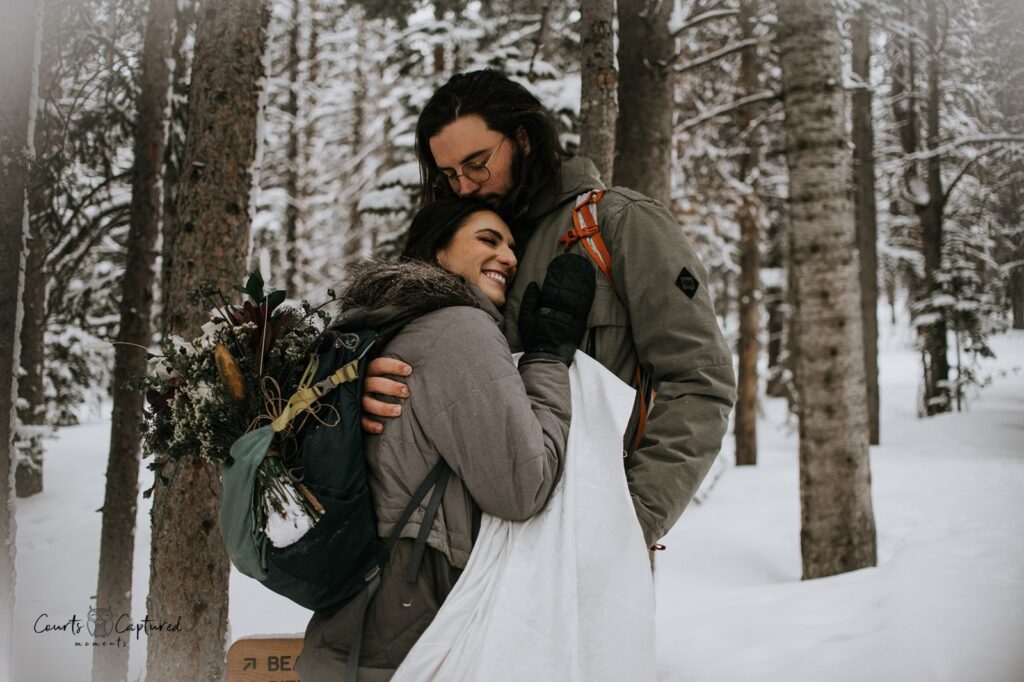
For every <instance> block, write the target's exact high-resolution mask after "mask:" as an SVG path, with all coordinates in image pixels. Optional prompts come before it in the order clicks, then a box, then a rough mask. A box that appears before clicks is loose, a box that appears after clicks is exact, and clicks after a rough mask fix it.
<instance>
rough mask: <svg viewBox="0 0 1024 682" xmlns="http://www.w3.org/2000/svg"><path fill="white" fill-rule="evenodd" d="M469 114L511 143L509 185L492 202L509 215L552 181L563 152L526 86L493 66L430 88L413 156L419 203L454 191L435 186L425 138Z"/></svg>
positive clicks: (555, 132) (551, 123) (436, 173)
mask: <svg viewBox="0 0 1024 682" xmlns="http://www.w3.org/2000/svg"><path fill="white" fill-rule="evenodd" d="M471 114H476V115H477V116H479V117H480V118H482V119H483V120H484V121H485V122H486V123H487V127H488V128H490V129H491V130H495V131H497V132H499V133H501V134H502V135H505V137H507V138H508V139H509V140H510V141H511V142H513V143H514V144H515V147H516V156H515V158H516V159H517V160H518V161H517V162H515V163H513V167H512V181H513V183H514V185H513V187H512V191H511V192H510V193H509V195H508V196H507V197H505V199H504V200H503V201H502V205H501V206H499V207H497V208H498V211H499V213H501V214H502V215H503V216H504V217H505V219H506V220H508V219H510V218H512V217H514V216H515V215H516V214H517V213H518V212H519V211H520V210H521V209H522V208H523V206H524V205H525V204H526V203H527V202H529V200H530V199H531V198H532V196H533V194H534V193H535V192H536V191H537V190H539V189H540V188H542V187H545V186H547V185H548V184H549V183H551V182H554V181H556V179H557V177H558V170H559V168H560V166H561V163H562V158H563V157H565V156H568V154H567V153H566V151H565V150H564V149H563V148H562V144H561V142H560V141H559V140H558V130H557V129H556V128H555V123H554V121H552V120H551V117H550V116H549V115H548V114H547V112H545V111H544V107H543V106H542V105H541V103H540V100H538V99H537V98H536V97H534V96H533V95H532V94H530V91H529V90H527V89H526V88H524V87H523V86H522V85H520V84H519V83H516V82H515V81H513V80H511V79H510V78H509V77H508V76H506V75H505V74H503V73H500V72H498V71H495V70H493V69H483V70H480V71H470V72H468V73H460V74H457V75H455V76H452V77H451V79H450V80H449V81H448V82H447V83H445V84H444V85H442V86H441V87H440V88H439V89H438V90H437V92H435V93H434V96H433V97H431V98H430V100H429V101H428V102H427V104H426V106H425V107H423V111H422V112H421V113H420V117H419V120H418V121H417V123H416V156H417V157H418V159H419V163H420V183H421V185H422V192H421V194H420V197H421V200H422V203H423V204H424V205H426V204H429V203H431V202H433V201H437V200H438V199H441V198H444V197H448V196H452V195H453V192H452V191H451V190H450V189H449V188H448V187H447V186H444V187H442V188H438V187H437V185H436V182H437V178H438V176H439V175H440V174H441V172H440V171H439V170H438V168H437V162H435V161H434V155H433V154H432V153H431V151H430V138H432V137H434V136H435V135H437V134H438V133H439V132H441V129H442V128H444V127H445V126H447V125H448V124H449V123H452V122H453V121H455V119H457V118H459V117H461V116H468V115H471ZM520 129H522V130H523V131H524V132H525V133H526V136H527V139H529V141H530V153H529V154H526V155H525V157H524V155H523V154H522V150H521V148H520V146H519V144H518V142H516V133H517V132H518V131H519V130H520Z"/></svg>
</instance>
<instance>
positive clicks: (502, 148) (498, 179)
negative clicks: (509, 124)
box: [430, 114, 529, 206]
mask: <svg viewBox="0 0 1024 682" xmlns="http://www.w3.org/2000/svg"><path fill="white" fill-rule="evenodd" d="M519 137H521V138H523V139H520V140H513V139H511V138H506V137H505V136H504V135H502V134H501V133H499V132H498V131H496V130H491V129H490V128H488V127H487V123H486V122H485V121H484V119H482V118H481V117H480V116H477V115H476V114H469V115H466V116H460V117H459V118H457V119H455V120H454V121H452V122H451V123H449V124H448V125H446V126H445V127H444V128H441V130H440V132H438V133H437V135H434V136H433V137H432V138H430V153H431V154H433V156H434V162H435V163H436V164H437V167H438V169H440V171H441V172H442V173H447V174H448V175H454V174H458V175H459V176H460V177H459V181H458V184H459V187H458V189H457V190H455V193H456V194H458V195H459V196H460V197H466V196H477V197H479V198H481V199H483V200H484V201H486V202H488V203H489V204H491V205H492V206H499V205H500V204H501V203H502V202H503V201H504V200H505V199H506V198H507V196H508V194H509V192H511V191H512V188H513V186H514V184H515V179H514V178H513V177H512V175H513V172H512V168H513V165H514V161H515V157H516V154H517V153H519V149H520V148H521V146H522V145H523V144H524V143H525V135H520V136H519ZM517 142H518V144H517ZM522 153H529V146H528V143H526V148H524V149H522ZM492 154H493V156H492ZM488 158H490V161H487V159H488ZM484 162H487V170H488V171H489V172H490V177H489V178H488V179H487V180H484V181H483V182H474V181H473V180H471V179H470V178H467V177H465V176H464V175H463V168H462V167H463V166H464V165H465V164H466V163H479V164H482V163H484Z"/></svg>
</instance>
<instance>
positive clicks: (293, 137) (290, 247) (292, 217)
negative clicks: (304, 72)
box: [264, 0, 302, 296]
mask: <svg viewBox="0 0 1024 682" xmlns="http://www.w3.org/2000/svg"><path fill="white" fill-rule="evenodd" d="M300 10H301V6H300V0H292V17H291V26H290V27H289V30H288V101H287V103H286V104H285V109H284V111H285V113H286V114H287V115H288V149H287V155H288V168H287V169H286V170H285V181H284V191H285V196H286V197H287V202H288V203H287V205H286V206H285V209H284V239H285V261H286V265H285V272H286V275H285V283H284V285H285V290H286V291H287V292H288V295H289V296H295V295H297V293H298V291H299V272H300V270H301V263H300V262H299V261H300V258H301V256H300V254H299V201H300V198H299V134H300V132H301V128H302V127H301V125H300V124H299V87H300V84H299V61H300V59H299V28H300ZM264 274H265V275H269V273H264Z"/></svg>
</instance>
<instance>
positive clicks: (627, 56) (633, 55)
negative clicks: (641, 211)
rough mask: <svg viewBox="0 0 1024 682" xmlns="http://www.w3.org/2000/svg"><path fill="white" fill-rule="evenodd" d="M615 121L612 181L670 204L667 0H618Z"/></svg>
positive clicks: (671, 48) (670, 81)
mask: <svg viewBox="0 0 1024 682" xmlns="http://www.w3.org/2000/svg"><path fill="white" fill-rule="evenodd" d="M618 7H619V51H618V57H619V120H618V125H617V127H616V131H615V173H614V176H615V182H616V183H617V184H619V185H622V186H624V187H630V188H632V189H635V190H637V191H638V192H643V193H644V194H646V195H648V196H650V197H653V198H654V199H657V200H658V201H660V202H661V203H663V204H665V206H669V207H671V205H672V204H671V199H672V197H671V180H672V167H671V164H672V111H673V106H672V89H673V83H674V79H673V73H672V71H671V69H670V68H669V67H667V66H666V64H668V63H669V62H670V61H671V59H672V57H673V53H674V51H675V44H674V43H675V41H674V40H673V39H672V35H671V33H669V30H668V20H669V17H670V16H671V14H672V7H673V4H672V3H671V2H660V1H656V0H619V3H618Z"/></svg>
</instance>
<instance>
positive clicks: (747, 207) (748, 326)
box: [735, 0, 763, 465]
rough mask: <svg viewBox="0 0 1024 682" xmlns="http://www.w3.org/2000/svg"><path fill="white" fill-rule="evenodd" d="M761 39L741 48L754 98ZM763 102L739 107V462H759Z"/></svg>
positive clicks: (742, 81)
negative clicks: (743, 138) (742, 142)
mask: <svg viewBox="0 0 1024 682" xmlns="http://www.w3.org/2000/svg"><path fill="white" fill-rule="evenodd" d="M757 12H758V3H757V1H756V0H743V1H742V2H740V14H739V24H740V38H741V39H742V40H744V41H750V40H751V39H753V38H754V36H755V22H756V20H757ZM758 72H759V68H758V63H757V47H756V44H753V43H750V44H747V45H746V47H744V48H743V49H742V51H741V52H740V72H739V91H740V93H739V94H740V96H741V97H744V98H750V97H751V96H753V95H756V94H757V93H758V92H759V91H760V87H759V85H760V79H759V74H758ZM758 113H759V107H758V106H757V105H756V104H754V103H748V104H744V105H742V106H741V107H740V108H739V111H738V114H739V118H740V120H739V126H738V127H739V128H740V129H741V130H745V131H747V130H749V131H750V133H749V135H748V138H747V149H746V150H745V151H744V152H743V153H742V154H741V158H740V159H739V173H738V176H739V179H740V182H742V183H743V185H745V186H746V187H748V188H750V189H749V190H748V191H745V192H744V193H743V196H742V197H741V198H740V200H739V205H738V206H737V211H736V213H737V215H736V222H738V223H739V226H740V291H739V315H740V337H739V343H738V344H737V345H738V351H739V352H738V355H739V371H738V373H737V396H736V416H735V432H736V464H740V465H743V464H757V394H758V376H757V360H758V356H759V355H760V350H761V343H760V338H759V337H760V334H761V314H760V313H761V220H762V215H763V211H762V210H761V202H760V201H759V199H758V197H757V196H756V195H755V194H754V192H753V187H752V185H751V180H753V176H754V175H755V173H756V170H757V167H758V164H759V154H758V151H759V146H758V141H757V137H756V133H757V131H756V130H751V126H752V124H753V123H754V120H755V117H756V116H757V114H758Z"/></svg>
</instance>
